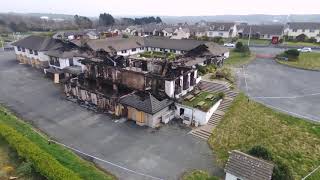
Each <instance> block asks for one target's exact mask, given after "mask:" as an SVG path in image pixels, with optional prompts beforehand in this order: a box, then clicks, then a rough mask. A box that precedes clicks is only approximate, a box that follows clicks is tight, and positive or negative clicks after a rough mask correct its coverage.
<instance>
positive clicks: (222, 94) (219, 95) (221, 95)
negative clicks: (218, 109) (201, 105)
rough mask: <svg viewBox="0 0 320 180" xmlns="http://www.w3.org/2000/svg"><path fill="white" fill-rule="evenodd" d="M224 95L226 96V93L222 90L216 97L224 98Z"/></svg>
mask: <svg viewBox="0 0 320 180" xmlns="http://www.w3.org/2000/svg"><path fill="white" fill-rule="evenodd" d="M225 96H226V95H225V94H224V92H219V93H218V94H217V97H218V98H219V99H224V97H225Z"/></svg>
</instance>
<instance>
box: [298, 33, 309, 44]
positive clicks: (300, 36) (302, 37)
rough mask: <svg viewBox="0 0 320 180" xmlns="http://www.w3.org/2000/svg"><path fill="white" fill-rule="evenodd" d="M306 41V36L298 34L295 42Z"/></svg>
mask: <svg viewBox="0 0 320 180" xmlns="http://www.w3.org/2000/svg"><path fill="white" fill-rule="evenodd" d="M307 39H308V36H306V35H305V34H300V35H299V36H297V37H296V40H297V41H300V42H304V41H306V40H307Z"/></svg>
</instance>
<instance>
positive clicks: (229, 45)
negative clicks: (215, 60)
mask: <svg viewBox="0 0 320 180" xmlns="http://www.w3.org/2000/svg"><path fill="white" fill-rule="evenodd" d="M223 46H225V47H231V48H234V47H236V45H235V44H234V43H225V44H224V45H223Z"/></svg>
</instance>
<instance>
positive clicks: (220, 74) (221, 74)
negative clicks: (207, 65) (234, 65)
mask: <svg viewBox="0 0 320 180" xmlns="http://www.w3.org/2000/svg"><path fill="white" fill-rule="evenodd" d="M215 76H216V78H218V79H226V80H228V81H230V82H234V79H233V76H232V73H231V69H229V68H221V69H217V71H216V74H215Z"/></svg>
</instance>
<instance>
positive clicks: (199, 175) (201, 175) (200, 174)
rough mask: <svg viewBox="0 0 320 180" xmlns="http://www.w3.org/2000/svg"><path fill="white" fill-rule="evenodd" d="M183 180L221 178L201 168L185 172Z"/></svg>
mask: <svg viewBox="0 0 320 180" xmlns="http://www.w3.org/2000/svg"><path fill="white" fill-rule="evenodd" d="M180 179H181V180H219V178H217V177H214V176H210V175H209V174H208V173H207V172H205V171H201V170H194V171H190V172H187V173H185V174H184V175H183V176H182V178H180Z"/></svg>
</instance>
